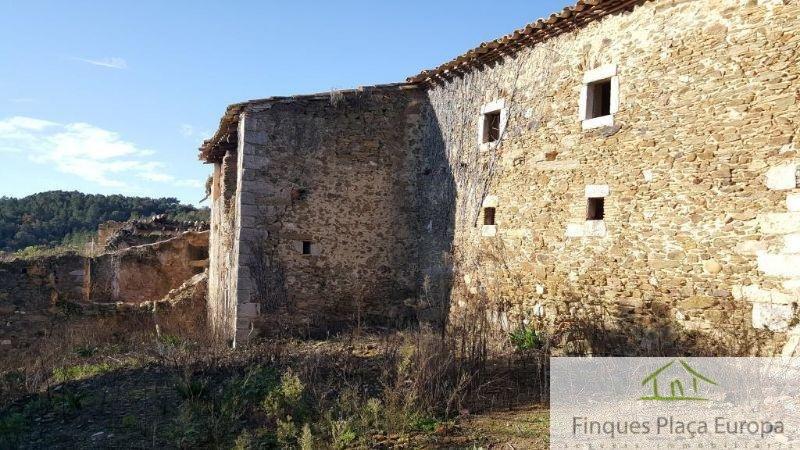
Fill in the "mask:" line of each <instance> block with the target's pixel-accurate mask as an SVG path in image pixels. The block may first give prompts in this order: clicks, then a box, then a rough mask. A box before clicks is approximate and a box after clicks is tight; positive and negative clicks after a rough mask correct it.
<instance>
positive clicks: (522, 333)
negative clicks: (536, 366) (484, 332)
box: [508, 325, 544, 351]
mask: <svg viewBox="0 0 800 450" xmlns="http://www.w3.org/2000/svg"><path fill="white" fill-rule="evenodd" d="M508 338H509V340H510V341H511V344H512V345H513V346H514V347H515V348H516V349H517V351H524V350H538V349H540V348H542V346H543V345H544V340H543V339H542V335H541V334H540V333H537V332H536V330H534V329H531V328H528V327H526V326H525V325H523V326H521V327H519V328H517V329H516V330H514V331H512V332H511V333H509V334H508Z"/></svg>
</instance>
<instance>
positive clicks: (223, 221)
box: [206, 151, 239, 342]
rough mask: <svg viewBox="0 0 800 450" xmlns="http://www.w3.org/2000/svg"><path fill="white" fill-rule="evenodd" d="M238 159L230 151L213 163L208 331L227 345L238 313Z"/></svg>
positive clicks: (232, 334)
mask: <svg viewBox="0 0 800 450" xmlns="http://www.w3.org/2000/svg"><path fill="white" fill-rule="evenodd" d="M237 155H238V153H237V152H236V151H229V152H227V154H225V156H224V157H223V159H222V161H220V162H218V163H214V172H213V175H212V184H211V235H210V237H209V267H208V304H207V305H206V312H207V314H208V318H207V319H208V323H209V326H210V327H211V330H212V331H213V332H214V333H215V334H217V335H218V337H219V338H220V339H222V340H229V341H230V342H233V339H234V334H235V332H236V312H237V309H236V301H237V296H236V292H237V288H236V281H237V274H238V269H237V261H238V255H239V246H238V239H237V235H238V232H237V223H238V222H237V221H236V216H237V211H238V200H237V198H238V197H237V195H236V192H237V184H238V174H237V172H238V169H237V159H238V158H237Z"/></svg>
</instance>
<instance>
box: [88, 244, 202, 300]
mask: <svg viewBox="0 0 800 450" xmlns="http://www.w3.org/2000/svg"><path fill="white" fill-rule="evenodd" d="M208 235H209V232H207V231H205V232H198V231H189V232H185V233H183V234H181V235H179V236H176V237H173V238H171V239H167V240H165V241H160V242H156V243H154V244H148V245H139V246H134V247H129V248H126V249H124V250H120V251H117V252H112V253H105V254H102V255H100V256H97V257H94V258H87V259H86V271H85V272H86V275H85V277H86V278H85V285H86V286H87V291H86V292H87V295H88V298H87V299H88V300H89V301H92V302H123V303H142V302H146V301H154V300H158V299H160V298H162V297H163V296H164V295H166V294H167V293H168V292H169V291H170V290H171V289H175V288H177V287H178V286H180V285H181V284H182V283H183V282H184V281H186V280H187V279H189V278H191V277H192V276H193V275H196V274H198V273H200V272H202V271H203V270H205V267H206V265H207V264H208Z"/></svg>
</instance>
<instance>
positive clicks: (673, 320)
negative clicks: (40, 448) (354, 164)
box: [417, 0, 800, 354]
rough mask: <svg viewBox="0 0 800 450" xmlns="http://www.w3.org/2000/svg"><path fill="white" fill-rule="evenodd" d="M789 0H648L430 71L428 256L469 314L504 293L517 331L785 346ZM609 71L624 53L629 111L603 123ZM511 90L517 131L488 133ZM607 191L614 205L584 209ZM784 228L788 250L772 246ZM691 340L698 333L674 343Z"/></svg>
mask: <svg viewBox="0 0 800 450" xmlns="http://www.w3.org/2000/svg"><path fill="white" fill-rule="evenodd" d="M783 3H784V2H776V1H770V2H755V1H750V2H743V1H722V0H696V1H678V0H664V1H653V2H643V3H642V4H641V5H640V6H637V7H636V8H635V9H634V10H633V11H632V12H630V13H625V14H618V15H614V16H609V17H607V18H605V19H603V20H601V21H598V22H594V23H591V24H589V25H588V26H586V27H585V28H582V29H580V30H578V31H574V32H572V33H569V34H564V35H561V36H559V37H555V38H552V39H549V40H547V41H545V42H542V43H539V44H537V45H536V46H534V47H533V48H528V49H525V50H521V51H520V52H519V53H517V54H516V55H514V56H510V57H506V58H505V59H503V60H501V61H498V62H496V63H492V64H489V65H487V66H485V67H483V68H482V69H478V70H474V71H471V72H469V73H467V74H465V75H463V76H462V77H454V78H453V79H452V80H451V81H449V82H447V83H444V84H440V85H434V86H429V87H428V88H427V94H428V99H429V104H430V105H429V108H425V110H426V114H425V118H426V123H427V128H426V129H427V132H426V134H425V137H424V139H423V142H424V146H423V147H424V148H425V155H424V157H423V160H424V161H425V165H426V167H423V168H422V169H423V170H422V171H421V172H420V174H419V176H418V177H419V178H418V182H419V184H420V185H421V188H420V193H421V195H420V197H419V200H418V203H417V209H418V210H420V211H421V213H423V218H422V222H423V223H427V224H429V226H428V227H427V228H426V229H425V231H424V232H423V233H424V234H423V236H422V237H421V240H423V241H428V242H430V243H432V245H431V248H433V249H434V250H435V251H434V252H431V253H429V254H422V255H420V261H421V263H422V264H423V267H422V272H423V273H424V275H425V276H426V279H427V280H428V285H429V286H431V287H432V288H431V291H432V292H437V293H438V294H437V295H439V296H440V299H441V305H442V307H443V308H445V309H447V308H449V309H450V313H449V314H450V318H451V320H453V321H454V322H455V321H457V320H458V318H459V317H465V316H466V314H467V312H468V311H470V310H471V309H475V308H476V306H477V305H481V307H483V305H488V311H486V312H485V314H486V315H487V316H488V317H489V318H490V319H491V321H492V322H493V323H494V324H495V325H496V327H497V328H499V329H504V330H510V329H514V328H516V327H519V326H522V325H523V324H526V323H527V324H531V323H540V324H544V325H545V326H548V327H552V328H553V329H559V327H563V326H564V324H565V323H566V324H567V325H566V326H569V322H570V321H572V322H573V323H574V322H577V321H578V319H579V318H580V317H581V315H582V314H583V316H582V317H583V318H584V319H585V318H586V317H590V318H591V320H588V321H587V320H584V322H583V323H589V324H590V325H591V323H595V324H597V326H598V327H599V326H600V324H602V327H603V329H604V333H611V332H616V333H621V334H624V335H625V336H624V339H622V340H621V341H620V342H622V343H623V344H621V346H620V347H617V348H615V349H611V350H609V351H615V352H618V353H619V352H624V353H626V354H635V353H654V352H657V351H664V352H667V351H673V352H674V351H678V352H683V353H692V352H694V353H702V352H704V351H705V352H721V353H729V354H732V353H756V352H757V353H762V354H763V353H773V352H776V351H778V349H779V346H780V345H781V344H782V342H783V340H784V339H785V334H784V333H783V332H784V331H786V329H787V328H788V327H789V326H790V324H794V323H796V322H797V315H796V306H797V299H798V292H797V288H796V283H793V282H790V283H788V284H787V283H785V282H784V281H786V279H787V278H789V277H791V278H796V276H797V275H798V274H797V273H796V271H795V270H794V269H791V267H792V265H794V264H796V262H797V261H795V260H794V259H795V258H796V252H797V249H796V248H795V247H796V246H794V241H795V240H796V239H795V238H796V235H795V234H794V233H796V232H797V231H798V230H797V223H798V222H799V221H798V220H797V217H795V216H794V215H792V214H796V213H786V212H783V213H782V214H783V215H782V216H771V215H770V214H771V213H779V212H781V211H785V210H786V207H785V206H784V202H785V201H786V193H785V192H781V191H777V190H774V189H770V188H769V187H768V183H767V181H768V179H767V178H766V177H765V174H766V173H767V172H768V171H770V170H777V169H775V168H776V167H781V166H783V165H786V164H787V163H791V165H790V168H786V169H784V171H785V172H786V173H789V174H790V175H787V181H786V183H785V184H786V187H787V188H790V189H794V188H795V187H796V183H795V182H794V172H793V168H794V167H795V165H796V161H797V145H798V142H800V129H799V128H798V125H797V124H798V123H800V105H799V103H800V80H798V76H799V75H800V66H798V63H797V61H798V60H800V21H798V20H797V18H798V17H800V6H798V5H797V4H796V3H794V2H793V3H791V4H787V5H783ZM787 3H788V2H787ZM592 69H599V70H601V71H607V70H612V69H613V75H614V76H615V77H616V78H615V79H614V82H615V83H618V91H615V90H614V89H616V88H612V98H615V99H618V108H614V107H612V112H613V110H614V109H617V110H616V112H615V113H614V114H613V120H609V121H608V122H607V123H602V124H600V126H599V127H597V128H590V129H585V128H588V127H590V126H593V124H592V123H582V121H581V120H580V119H581V118H580V117H579V114H580V113H581V112H585V111H582V110H581V107H580V105H579V102H580V100H581V96H582V89H583V85H584V77H585V76H586V75H587V72H590V71H591V70H592ZM609 74H611V72H609ZM584 92H585V91H584ZM583 95H584V96H585V95H586V94H585V93H584V94H583ZM615 96H616V97H615ZM497 101H501V103H504V105H503V122H504V124H503V125H504V126H505V129H504V131H502V136H501V139H500V141H499V144H494V145H481V144H480V142H479V138H480V136H479V134H478V130H479V127H480V124H479V119H480V116H481V114H480V112H481V108H482V107H484V106H486V105H490V104H497V103H496V102H497ZM493 102H494V103H493ZM456 194H457V195H456ZM589 197H594V198H604V207H605V215H604V219H603V220H597V221H587V220H586V218H587V216H586V214H587V202H588V200H587V198H589ZM484 207H495V208H496V209H495V214H496V219H495V225H486V226H484V225H483V214H482V211H483V208H484ZM795 207H796V206H795ZM442 213H447V214H448V215H447V216H445V217H443V216H442ZM786 214H790V215H792V216H791V217H789V216H786ZM770 218H776V220H777V222H778V223H781V224H784V225H785V226H783V227H782V226H778V225H776V224H775V222H770V220H771V219H770ZM778 228H780V229H778ZM772 233H779V234H781V235H782V236H787V237H786V245H787V246H788V247H791V248H790V250H785V251H786V252H788V253H787V254H786V255H783V256H768V255H764V254H761V253H764V252H765V251H769V249H768V247H769V245H770V244H769V243H768V242H769V239H768V236H767V235H769V234H772ZM449 235H452V241H451V242H447V240H446V239H447V237H448V236H449ZM442 237H444V238H445V241H442ZM443 249H446V250H451V249H452V252H451V253H450V254H449V255H448V256H447V257H445V258H444V261H445V262H444V263H442V262H441V261H442V258H441V257H440V255H439V253H441V251H442V250H443ZM789 255H791V256H789ZM451 269H452V270H451ZM451 273H454V274H455V278H453V277H452V276H451V275H450V274H451ZM765 291H766V292H767V293H768V294H767V295H763V294H760V293H762V292H765ZM770 293H771V294H770ZM777 293H780V294H782V295H785V296H779V295H778V294H777ZM770 302H772V303H778V304H780V305H782V306H777V307H776V306H773V305H770V304H769V303H770ZM753 305H755V308H753ZM586 314H589V315H586ZM763 315H766V316H768V317H767V318H764V317H762V316H763ZM773 315H778V316H780V317H778V318H777V322H775V319H776V318H775V317H773ZM593 321H594V322H593ZM754 326H755V327H757V328H759V329H764V328H768V329H771V330H772V331H774V332H776V334H773V333H772V332H769V333H766V332H761V331H759V330H756V329H754ZM585 334H586V335H587V336H588V335H589V334H591V333H585ZM676 335H680V336H684V337H686V336H689V337H692V338H696V339H689V340H686V339H678V338H676ZM604 336H605V337H604V339H606V340H608V341H611V339H610V338H609V335H608V334H605V335H604ZM587 339H588V340H590V341H591V339H589V338H588V337H587ZM700 341H702V342H703V343H702V344H699V342H700ZM681 342H683V343H686V342H688V343H689V344H695V347H692V348H675V347H672V348H668V347H669V346H674V345H682V344H681ZM586 344H587V345H588V346H589V347H590V350H592V348H594V349H595V351H603V349H602V348H601V347H602V346H603V342H588V343H586ZM717 344H718V345H719V347H715V345H717ZM687 345H688V344H687ZM720 349H721V350H720Z"/></svg>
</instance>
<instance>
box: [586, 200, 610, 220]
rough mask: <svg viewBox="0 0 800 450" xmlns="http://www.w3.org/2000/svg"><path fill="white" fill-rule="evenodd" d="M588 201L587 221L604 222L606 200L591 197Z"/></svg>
mask: <svg viewBox="0 0 800 450" xmlns="http://www.w3.org/2000/svg"><path fill="white" fill-rule="evenodd" d="M586 200H587V204H586V220H603V217H604V216H605V200H606V199H604V198H603V197H590V198H587V199H586Z"/></svg>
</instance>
